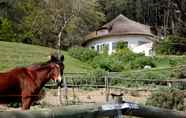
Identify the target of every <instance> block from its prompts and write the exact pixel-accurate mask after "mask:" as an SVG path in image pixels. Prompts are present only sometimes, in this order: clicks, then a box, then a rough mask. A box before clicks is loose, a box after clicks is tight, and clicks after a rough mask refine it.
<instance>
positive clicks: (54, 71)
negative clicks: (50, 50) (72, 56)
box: [49, 63, 62, 83]
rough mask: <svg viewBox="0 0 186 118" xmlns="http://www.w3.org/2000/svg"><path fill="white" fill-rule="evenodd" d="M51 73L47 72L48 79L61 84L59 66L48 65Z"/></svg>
mask: <svg viewBox="0 0 186 118" xmlns="http://www.w3.org/2000/svg"><path fill="white" fill-rule="evenodd" d="M49 67H50V68H51V71H50V72H49V78H50V79H52V80H54V81H55V82H57V83H61V80H62V79H61V73H60V66H59V65H58V64H55V63H51V64H49Z"/></svg>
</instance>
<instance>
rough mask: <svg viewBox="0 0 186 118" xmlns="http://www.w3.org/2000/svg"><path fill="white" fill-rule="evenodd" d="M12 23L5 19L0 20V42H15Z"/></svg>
mask: <svg viewBox="0 0 186 118" xmlns="http://www.w3.org/2000/svg"><path fill="white" fill-rule="evenodd" d="M15 40H16V34H15V33H14V31H13V23H12V22H11V21H10V20H8V19H7V18H0V41H15Z"/></svg>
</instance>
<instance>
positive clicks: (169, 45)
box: [156, 36, 186, 55]
mask: <svg viewBox="0 0 186 118" xmlns="http://www.w3.org/2000/svg"><path fill="white" fill-rule="evenodd" d="M156 50H157V52H158V53H160V54H176V55H181V54H185V52H186V39H185V38H183V37H179V36H168V37H166V38H165V39H164V40H162V41H161V42H160V43H159V44H158V45H157V48H156Z"/></svg>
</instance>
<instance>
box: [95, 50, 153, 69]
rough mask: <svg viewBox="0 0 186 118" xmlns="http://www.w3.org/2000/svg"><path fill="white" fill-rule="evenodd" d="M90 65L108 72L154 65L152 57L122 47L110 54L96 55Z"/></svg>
mask: <svg viewBox="0 0 186 118" xmlns="http://www.w3.org/2000/svg"><path fill="white" fill-rule="evenodd" d="M92 65H93V67H94V68H101V69H104V70H106V71H110V72H121V71H123V70H129V69H143V68H144V66H146V65H149V66H151V67H156V65H155V63H154V61H153V59H152V58H150V57H145V56H144V55H143V54H135V53H133V52H132V51H130V50H129V49H128V48H124V47H123V48H122V49H119V50H118V51H117V52H116V53H114V54H113V55H111V56H109V55H107V54H100V55H98V56H96V57H95V58H94V59H93V61H92Z"/></svg>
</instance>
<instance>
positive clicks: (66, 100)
mask: <svg viewBox="0 0 186 118" xmlns="http://www.w3.org/2000/svg"><path fill="white" fill-rule="evenodd" d="M63 84H64V98H65V103H66V104H68V86H67V81H66V77H64V78H63Z"/></svg>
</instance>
